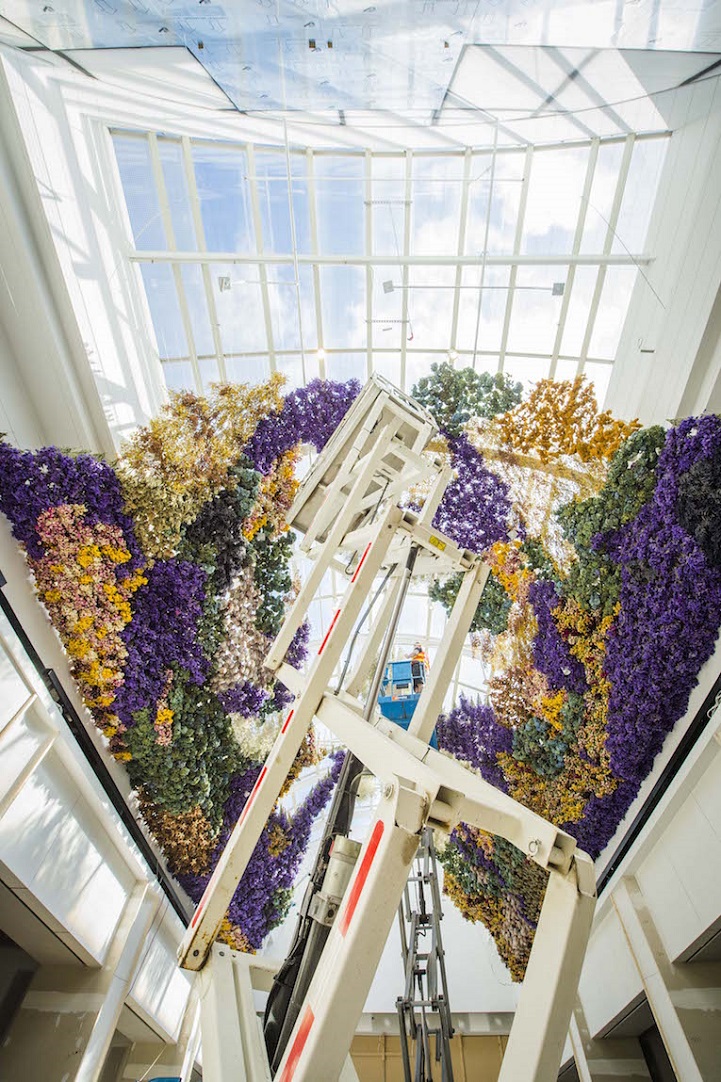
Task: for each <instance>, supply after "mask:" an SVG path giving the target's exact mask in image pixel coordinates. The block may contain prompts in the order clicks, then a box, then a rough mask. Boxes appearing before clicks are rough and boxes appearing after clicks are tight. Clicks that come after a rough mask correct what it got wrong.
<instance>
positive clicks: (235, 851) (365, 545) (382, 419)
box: [179, 376, 595, 1082]
mask: <svg viewBox="0 0 721 1082" xmlns="http://www.w3.org/2000/svg"><path fill="white" fill-rule="evenodd" d="M435 434H436V427H435V424H434V422H433V419H432V418H431V417H430V415H429V414H427V413H426V412H425V411H424V410H423V409H422V408H421V407H419V406H418V404H417V403H415V402H413V400H412V399H410V398H408V396H406V395H404V394H402V392H400V391H398V390H397V389H396V388H394V387H392V386H391V385H390V384H388V383H387V382H386V381H385V380H383V379H382V378H381V377H378V376H374V377H373V378H372V379H371V380H370V381H369V383H368V384H366V387H365V388H364V390H363V391H362V392H361V394H360V396H359V397H358V399H356V401H355V403H354V405H353V406H352V407H351V409H350V410H349V412H348V414H347V415H346V417H345V418H344V420H343V422H342V423H341V425H340V426H339V428H338V429H337V431H336V432H335V433H334V435H333V436H332V437H331V439H330V441H329V442H328V445H327V446H326V448H325V450H324V451H323V452H322V453H321V455H320V456H319V457H318V459H317V460H316V463H315V465H314V467H313V469H312V470H311V471H310V473H309V474H308V476H307V477H306V479H305V481H304V483H303V485H302V487H301V489H300V491H299V493H298V497H297V499H296V502H295V504H294V506H293V508H292V509H291V513H290V516H289V521H290V523H291V524H292V525H293V526H294V527H295V528H296V529H298V530H300V531H301V532H302V533H304V535H305V537H304V541H303V547H304V548H305V549H307V550H308V551H309V553H310V554H311V556H313V557H314V564H313V567H312V569H311V572H310V575H309V576H308V579H307V580H306V582H305V583H304V585H303V587H302V588H301V590H300V592H299V594H298V596H297V598H296V600H295V602H294V604H293V606H292V607H291V609H290V611H289V612H288V614H287V616H286V619H285V621H284V623H283V626H282V628H281V631H280V633H279V635H278V637H277V638H276V640H275V642H274V643H273V645H272V646H271V649H270V652H269V654H268V658H267V660H266V665H267V666H268V667H269V668H270V669H272V670H273V671H274V672H275V673H276V674H277V676H278V677H279V678H280V679H282V680H283V682H284V683H285V684H286V685H287V686H288V687H289V688H290V690H291V691H293V693H294V695H295V697H296V698H295V704H294V706H293V709H292V710H290V712H289V713H288V716H287V717H286V719H285V721H284V723H283V726H282V728H281V732H280V734H279V736H278V738H277V740H276V742H275V744H274V746H273V748H272V750H271V753H270V755H269V757H268V759H267V761H266V763H265V765H264V767H263V769H262V770H261V772H260V775H259V778H258V781H257V783H256V785H255V787H254V789H253V791H252V792H251V794H250V796H249V797H248V800H247V802H246V805H245V807H244V809H243V812H242V814H241V816H240V819H239V820H238V823H237V824H236V827H235V829H234V831H233V833H232V834H231V837H230V839H229V841H228V844H227V845H226V848H225V850H224V852H223V855H222V856H221V858H220V861H219V862H218V865H217V867H216V870H215V872H214V874H213V876H212V878H211V880H210V883H209V884H208V887H207V889H206V891H205V894H204V895H203V898H202V899H201V901H200V904H199V906H198V908H197V910H196V912H195V914H194V916H193V919H192V921H191V924H190V927H189V928H188V931H187V934H186V936H185V939H184V941H183V943H182V945H181V948H180V951H179V957H180V963H181V965H182V966H184V967H185V968H187V969H193V970H200V969H203V967H204V969H203V974H202V978H201V979H202V989H203V991H202V995H203V999H202V1002H203V1014H202V1018H203V1042H204V1065H205V1073H206V1077H207V1079H208V1082H231V1079H232V1080H235V1079H247V1080H248V1082H261V1080H263V1082H266V1080H267V1079H269V1078H270V1072H269V1068H268V1062H267V1058H266V1057H265V1056H264V1049H263V1046H262V1038H261V1039H260V1043H259V1041H258V1029H257V1026H255V1027H254V1025H253V1021H252V1017H251V1016H252V1015H254V1010H253V1007H252V987H253V973H254V972H256V973H259V974H262V971H263V964H262V963H259V962H252V961H251V962H249V961H248V960H247V959H246V956H243V955H239V954H237V953H236V952H234V951H232V950H230V948H224V947H222V946H220V945H215V946H213V943H214V940H215V938H216V936H217V933H218V930H219V926H220V923H221V921H222V919H223V917H224V915H225V913H226V911H227V908H228V904H229V903H230V900H231V898H232V896H233V893H234V892H235V889H236V887H237V885H238V882H239V881H240V878H241V876H242V875H243V872H244V871H245V868H246V867H247V864H248V861H249V859H250V856H251V854H252V852H253V850H254V848H255V845H256V844H257V842H258V839H259V838H260V835H261V832H262V830H263V828H264V826H265V823H266V821H267V819H268V816H269V815H270V813H271V811H272V809H273V806H274V804H275V802H276V801H277V799H278V797H279V794H280V790H281V787H282V785H283V783H284V781H285V779H286V777H287V774H288V771H289V770H290V767H291V764H292V762H293V760H294V758H295V756H296V754H297V752H298V749H299V748H300V745H301V743H302V741H303V738H304V736H305V734H306V732H307V730H308V727H309V725H310V724H311V722H312V720H313V718H314V717H317V718H318V719H319V720H320V721H322V723H323V724H324V725H327V726H328V728H330V729H331V730H332V731H333V732H334V733H335V734H336V735H337V736H338V738H339V739H340V740H341V741H342V742H343V743H344V744H346V745H347V746H348V748H350V750H351V751H352V752H353V753H354V754H355V755H356V756H357V757H358V758H359V759H360V760H361V761H362V762H363V763H364V764H365V765H366V767H367V768H368V769H369V770H371V771H372V773H374V774H375V775H376V776H377V777H378V778H379V779H381V781H382V783H383V787H382V788H383V797H382V800H381V802H380V805H379V807H378V809H377V813H376V817H375V820H374V822H373V824H372V826H371V828H370V831H369V833H368V836H367V838H366V841H365V844H364V846H363V849H362V850H361V853H360V855H359V858H358V862H357V864H356V866H355V869H354V872H353V875H352V877H351V880H350V883H349V886H348V889H347V891H346V893H345V896H344V898H343V902H342V904H341V907H340V910H339V912H338V915H337V917H336V920H335V923H334V924H333V927H332V929H331V932H330V936H329V938H328V942H327V944H326V946H325V949H324V951H323V954H322V956H321V959H320V963H319V965H318V967H317V969H316V971H315V975H314V977H313V980H312V982H311V984H310V987H309V989H308V993H307V996H306V998H305V1001H304V1004H303V1009H302V1010H301V1013H300V1015H299V1017H298V1021H297V1023H296V1025H295V1028H294V1030H293V1033H292V1034H291V1037H290V1040H289V1042H288V1044H287V1047H286V1050H285V1054H284V1056H283V1059H282V1060H281V1062H280V1065H279V1067H278V1071H277V1073H276V1075H275V1078H276V1080H278V1082H291V1080H292V1082H337V1079H338V1078H339V1077H340V1076H341V1072H344V1071H345V1072H347V1071H348V1070H350V1068H349V1067H348V1065H347V1064H346V1066H345V1067H344V1063H345V1061H346V1057H347V1053H348V1048H349V1046H350V1042H351V1040H352V1037H353V1033H354V1031H355V1028H356V1025H357V1021H358V1018H359V1016H360V1013H361V1011H362V1009H363V1004H364V1002H365V999H366V996H367V992H368V988H369V987H370V984H371V981H372V979H373V975H374V973H375V971H376V968H377V966H378V962H379V959H380V954H381V951H382V949H383V946H384V944H385V941H386V938H387V935H388V931H389V929H390V926H391V923H392V920H393V917H394V915H395V913H396V910H397V908H398V903H399V900H400V898H401V895H402V892H403V887H404V885H405V882H406V879H407V877H408V873H409V870H410V868H411V865H412V862H413V858H414V855H415V852H416V848H417V846H418V841H419V837H420V833H421V831H422V830H423V828H424V826H425V825H426V824H430V825H432V826H434V827H437V828H438V829H441V830H443V831H450V830H452V829H453V828H454V827H455V826H456V825H457V824H458V823H459V822H466V823H470V824H473V825H475V826H478V827H480V828H482V829H483V830H486V831H489V832H490V833H492V834H497V835H500V836H501V837H503V838H506V839H507V840H508V841H510V842H512V843H513V844H514V845H516V846H517V847H518V848H519V849H520V850H521V851H522V852H524V853H526V854H528V855H529V856H530V857H531V858H532V859H533V860H534V861H535V862H536V863H537V864H539V865H540V866H541V867H543V868H545V869H547V870H548V871H549V872H550V878H549V885H548V889H547V891H546V896H545V899H544V903H543V907H542V910H541V917H540V921H539V925H538V929H537V931H536V936H535V940H534V946H533V949H532V951H531V956H530V962H529V965H528V970H527V973H526V978H525V980H524V983H523V988H522V991H521V997H520V1002H519V1006H518V1010H517V1012H516V1017H515V1021H514V1025H513V1029H512V1032H511V1036H510V1039H509V1042H508V1046H507V1048H506V1052H505V1056H504V1060H503V1066H502V1069H501V1075H500V1080H501V1082H548V1080H550V1079H552V1078H555V1077H556V1074H557V1071H558V1066H559V1062H560V1058H561V1054H562V1050H563V1042H564V1039H565V1036H566V1033H567V1030H568V1025H569V1020H570V1013H571V1008H572V1004H573V999H574V996H575V991H576V987H577V983H578V978H579V975H580V969H581V964H582V961H583V956H584V952H585V949H586V943H587V939H588V935H589V932H590V926H591V921H592V918H593V911H594V906H595V878H594V870H593V865H592V863H591V860H590V858H589V857H588V856H587V855H586V854H585V853H582V852H581V851H580V850H578V849H577V848H576V842H575V840H574V839H573V838H572V837H571V836H570V835H568V834H566V833H564V832H563V831H561V830H559V829H558V828H557V827H555V826H554V825H553V824H551V823H549V822H547V821H546V820H544V819H542V818H540V816H538V815H536V814H534V813H533V812H531V811H529V810H528V809H527V808H525V807H523V805H521V804H519V803H517V802H516V801H514V800H513V799H511V797H509V796H507V795H506V794H504V793H502V792H500V791H499V790H497V789H495V788H494V787H493V786H491V785H489V784H488V783H487V782H485V781H483V780H482V779H481V778H480V777H479V776H478V775H477V774H475V773H474V772H473V771H471V770H469V769H467V768H466V767H464V766H462V765H461V764H460V763H457V762H455V761H454V760H452V759H450V758H448V757H447V756H445V755H441V754H440V753H439V752H436V751H434V750H433V749H432V748H430V747H429V745H428V741H429V740H430V737H431V734H432V732H433V727H434V725H435V722H436V719H437V717H438V714H439V713H440V711H441V709H442V704H443V698H444V695H445V692H446V689H447V687H448V684H449V681H450V679H451V677H452V674H453V671H454V669H455V666H456V663H457V661H458V657H459V655H460V652H461V650H462V648H463V643H464V640H465V638H466V635H467V634H468V630H469V628H470V625H471V622H472V620H473V616H474V614H475V611H476V608H477V605H478V601H479V599H480V596H481V593H482V592H483V588H484V586H485V582H486V579H487V577H488V568H487V567H486V566H485V565H484V564H483V563H481V562H480V561H479V560H478V558H477V557H476V556H475V555H474V554H472V553H470V552H468V551H465V550H463V549H460V548H459V547H458V546H457V545H456V544H455V543H454V542H453V541H451V540H450V538H448V537H445V536H443V535H440V534H438V533H436V532H434V531H433V529H432V526H431V519H432V517H433V514H434V513H435V510H436V508H437V506H438V503H439V502H440V499H441V498H442V495H443V491H444V490H445V487H446V485H447V483H448V480H449V477H450V471H449V470H448V469H447V468H444V467H443V465H442V464H441V463H434V462H433V461H432V460H431V459H429V458H428V457H425V458H424V457H422V455H421V452H422V451H423V449H424V448H425V447H426V445H427V443H428V441H429V440H430V439H431V438H432V437H433V436H434V435H435ZM433 474H436V479H435V481H434V482H433V484H432V486H431V490H430V493H429V495H428V498H427V500H426V503H425V505H424V508H423V510H422V512H421V513H420V515H417V514H415V513H411V512H408V511H403V510H402V509H401V508H400V507H398V506H397V502H398V499H399V498H400V496H401V495H402V493H403V492H405V491H406V490H407V489H408V488H409V487H410V486H411V485H412V484H415V483H417V482H418V481H421V480H424V479H427V478H428V477H429V475H433ZM411 544H413V545H415V546H417V547H418V548H419V549H420V552H421V555H420V556H419V559H418V560H417V561H416V573H422V574H437V575H447V574H452V573H454V572H458V571H460V572H462V573H463V582H462V585H461V589H460V592H459V594H458V597H457V599H456V602H455V604H454V607H453V610H452V612H451V615H450V618H449V621H448V625H447V627H446V630H445V633H444V636H443V639H442V641H441V644H440V647H439V650H438V654H437V656H436V658H435V659H434V665H433V668H432V670H431V672H430V673H429V676H428V679H427V682H426V684H425V686H424V688H423V691H422V693H421V697H420V700H419V702H418V705H417V707H416V711H415V714H414V716H413V720H412V722H411V725H410V728H409V731H408V732H404V731H403V729H401V728H400V727H399V726H396V725H394V724H392V723H391V722H388V721H386V720H385V719H384V718H382V717H380V715H378V716H377V717H376V719H375V722H373V721H371V722H370V723H369V722H368V721H367V720H365V719H364V717H363V710H362V707H361V705H360V704H359V703H358V701H357V700H356V699H355V698H353V697H352V695H351V694H348V693H339V694H334V693H332V692H331V691H330V690H329V682H330V679H331V676H332V674H333V671H334V670H335V668H336V665H337V663H338V661H339V660H340V657H341V653H342V650H343V648H344V646H345V644H346V642H347V640H348V639H349V637H350V635H351V633H352V631H353V628H354V626H355V624H356V621H357V620H358V617H359V614H360V612H361V609H362V607H363V606H364V604H365V602H366V599H367V598H368V595H369V594H370V592H371V589H372V586H373V583H374V580H375V579H376V577H377V575H378V573H379V572H380V571H381V569H382V568H384V567H388V566H389V565H390V564H392V563H401V562H402V561H404V560H405V556H406V555H407V551H408V548H409V546H410V545H411ZM341 554H345V555H344V556H343V558H342V561H341V562H339V558H340V556H341ZM331 566H334V567H341V568H342V569H343V570H344V571H345V572H346V573H347V575H348V580H349V581H348V586H347V589H346V592H345V596H344V598H343V601H342V602H341V605H340V607H339V608H338V610H337V611H336V612H335V614H334V615H333V617H332V619H331V621H330V625H329V627H328V629H327V631H326V633H325V637H324V638H323V640H322V642H321V644H320V647H319V649H318V652H317V654H316V656H315V657H314V658H313V660H312V662H311V663H310V666H309V669H308V672H307V674H306V675H302V674H300V673H299V672H297V671H296V670H294V669H292V668H291V667H290V666H288V665H287V664H285V662H284V658H285V653H286V651H287V649H288V646H289V645H290V642H291V639H292V638H293V635H294V634H295V631H296V630H297V628H298V627H299V626H300V624H301V623H302V622H303V620H304V619H305V616H306V613H307V610H308V606H309V604H310V602H311V601H312V599H313V597H314V595H315V593H316V591H317V589H318V587H319V585H320V583H321V580H322V578H323V576H324V574H325V572H326V571H327V570H328V568H329V567H331ZM396 591H397V580H396V579H393V578H392V577H391V578H390V579H389V581H388V583H387V586H386V598H385V600H382V601H381V603H380V615H379V617H378V619H377V622H376V625H374V628H373V629H372V630H371V633H370V635H369V637H368V638H369V640H370V641H369V642H368V643H367V644H366V647H365V649H364V650H363V652H362V655H361V658H360V660H359V662H358V663H357V666H356V669H355V671H354V673H353V674H352V675H351V678H350V681H349V684H348V691H349V692H352V693H357V692H358V690H359V689H360V687H361V686H362V684H363V682H364V680H365V678H366V677H367V675H368V671H369V669H370V667H371V665H372V663H373V659H374V657H375V653H376V651H377V648H378V643H379V641H380V636H381V635H382V633H383V630H384V627H385V626H386V624H387V621H388V616H389V613H390V611H391V609H392V607H393V602H394V597H395V592H396ZM254 967H255V969H254ZM221 986H222V989H224V991H222V990H221ZM231 992H232V995H231ZM219 1026H220V1027H221V1029H222V1032H221V1030H220V1029H219ZM228 1029H231V1030H232V1033H229V1032H227V1031H228ZM211 1046H212V1047H211ZM241 1066H242V1070H241ZM344 1077H345V1074H344Z"/></svg>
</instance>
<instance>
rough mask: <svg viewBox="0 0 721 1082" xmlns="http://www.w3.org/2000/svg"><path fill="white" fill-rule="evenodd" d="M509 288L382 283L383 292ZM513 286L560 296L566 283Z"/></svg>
mask: <svg viewBox="0 0 721 1082" xmlns="http://www.w3.org/2000/svg"><path fill="white" fill-rule="evenodd" d="M510 288H511V287H510V286H487V285H483V286H464V285H452V286H447V285H437V286H435V285H413V286H410V285H409V286H403V285H400V286H397V285H396V284H395V282H391V281H388V282H384V283H383V292H384V293H395V292H396V290H398V292H399V293H401V292H403V291H404V290H410V289H434V290H435V289H475V290H476V291H477V292H478V291H479V290H486V289H510ZM513 288H514V290H518V289H530V290H534V291H535V292H537V293H539V292H540V293H550V294H551V296H552V297H562V296H563V294H564V292H565V289H566V283H565V282H553V284H552V285H550V286H514V287H513Z"/></svg>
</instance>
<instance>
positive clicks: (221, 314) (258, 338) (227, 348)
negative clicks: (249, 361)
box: [212, 263, 268, 353]
mask: <svg viewBox="0 0 721 1082" xmlns="http://www.w3.org/2000/svg"><path fill="white" fill-rule="evenodd" d="M227 278H229V279H230V281H231V287H230V289H223V290H221V288H220V280H221V279H227ZM212 282H213V296H214V298H215V308H216V311H217V313H218V324H219V327H220V341H221V343H222V346H223V352H224V353H256V352H258V353H260V352H263V353H266V352H267V350H268V340H267V337H266V333H265V319H264V318H263V303H262V300H261V293H260V285H259V284H258V282H259V279H258V267H257V265H255V264H253V263H250V264H242V265H238V264H222V263H218V264H214V266H213V270H212Z"/></svg>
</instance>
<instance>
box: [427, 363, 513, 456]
mask: <svg viewBox="0 0 721 1082" xmlns="http://www.w3.org/2000/svg"><path fill="white" fill-rule="evenodd" d="M522 393H523V386H522V384H520V383H513V382H512V381H511V380H510V379H509V377H508V376H506V375H504V374H503V373H502V372H497V373H496V374H495V375H493V376H492V375H490V374H489V373H488V372H476V371H475V369H473V368H454V367H453V366H452V365H451V364H449V363H448V361H443V362H442V363H441V364H438V363H436V364H432V365H431V375H430V376H423V378H422V379H420V380H419V381H418V383H417V384H416V385H415V387H414V388H413V390H412V391H411V394H412V395H413V397H414V398H415V400H416V402H420V403H421V405H423V406H425V407H426V409H427V410H429V411H430V412H431V413H432V414H433V416H434V417H435V419H436V421H437V422H438V427H439V428H440V430H441V432H442V433H443V435H444V436H450V437H455V436H460V434H461V431H462V428H463V425H464V424H466V422H467V421H470V420H471V418H472V417H473V418H485V419H487V420H490V418H491V417H495V416H496V415H497V414H499V413H505V412H506V411H507V410H510V409H513V407H514V406H517V405H518V403H519V402H520V401H521V394H522Z"/></svg>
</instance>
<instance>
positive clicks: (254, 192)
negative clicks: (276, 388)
mask: <svg viewBox="0 0 721 1082" xmlns="http://www.w3.org/2000/svg"><path fill="white" fill-rule="evenodd" d="M245 152H246V155H247V159H248V174H249V176H250V177H251V178H252V179H250V180H249V181H248V183H249V184H250V209H251V214H252V215H253V227H254V229H255V246H256V248H257V254H258V257H259V258H258V279H259V281H260V296H261V299H262V301H263V322H264V323H265V333H266V336H267V339H268V360H269V362H270V370H271V372H275V348H274V345H273V321H272V319H271V314H270V292H269V290H268V271H267V266H266V264H265V263H263V262H262V257H263V225H262V222H261V218H260V200H259V199H258V178H257V176H256V172H255V148H254V147H253V144H252V143H248V145H247V146H246V148H245ZM288 183H290V177H289V178H288Z"/></svg>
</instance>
